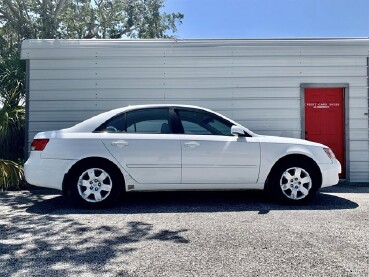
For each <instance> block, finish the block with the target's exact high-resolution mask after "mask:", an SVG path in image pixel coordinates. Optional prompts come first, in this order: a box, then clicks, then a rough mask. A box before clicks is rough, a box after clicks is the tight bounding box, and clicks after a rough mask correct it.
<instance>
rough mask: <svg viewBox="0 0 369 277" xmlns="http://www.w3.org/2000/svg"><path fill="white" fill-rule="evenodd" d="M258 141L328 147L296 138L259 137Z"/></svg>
mask: <svg viewBox="0 0 369 277" xmlns="http://www.w3.org/2000/svg"><path fill="white" fill-rule="evenodd" d="M257 140H258V141H259V142H261V143H262V142H267V143H286V144H299V145H309V146H317V147H328V146H326V145H324V144H321V143H317V142H312V141H308V140H304V139H296V138H284V137H275V136H261V135H259V136H257Z"/></svg>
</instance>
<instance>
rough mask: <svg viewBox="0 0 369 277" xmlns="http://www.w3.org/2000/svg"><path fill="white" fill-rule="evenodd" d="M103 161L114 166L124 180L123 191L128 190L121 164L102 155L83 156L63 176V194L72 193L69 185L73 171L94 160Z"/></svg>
mask: <svg viewBox="0 0 369 277" xmlns="http://www.w3.org/2000/svg"><path fill="white" fill-rule="evenodd" d="M96 161H99V162H103V163H105V164H107V165H109V166H112V168H113V169H114V170H115V171H116V172H117V173H118V174H119V176H120V178H121V180H122V187H123V191H126V186H125V183H126V182H125V179H124V175H123V173H122V171H121V170H120V168H119V166H118V165H117V164H115V163H114V162H112V161H111V160H109V159H107V158H102V157H87V158H83V159H81V160H79V161H77V162H76V163H74V164H73V165H72V166H71V167H70V168H69V170H68V172H67V173H65V174H64V178H63V183H62V191H63V195H68V194H69V193H70V189H69V186H70V185H71V184H70V178H71V177H72V174H73V171H74V170H76V169H77V168H78V167H79V166H81V165H85V164H90V163H93V162H96Z"/></svg>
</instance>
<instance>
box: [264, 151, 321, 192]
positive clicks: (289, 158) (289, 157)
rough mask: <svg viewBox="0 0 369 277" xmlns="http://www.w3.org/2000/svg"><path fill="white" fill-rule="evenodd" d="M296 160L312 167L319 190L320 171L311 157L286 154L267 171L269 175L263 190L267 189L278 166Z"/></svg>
mask: <svg viewBox="0 0 369 277" xmlns="http://www.w3.org/2000/svg"><path fill="white" fill-rule="evenodd" d="M296 160H299V161H304V162H306V163H308V164H310V165H311V166H312V167H313V170H314V171H315V172H316V173H317V178H318V182H319V183H318V184H319V185H318V187H319V188H320V187H321V186H322V181H323V177H322V172H321V171H320V168H319V166H318V164H317V163H316V161H314V160H313V159H312V158H311V157H309V156H306V155H304V154H288V155H286V156H284V157H281V158H280V159H279V160H278V161H276V162H275V163H274V165H273V166H272V168H271V170H270V171H269V174H268V176H267V178H266V180H265V185H264V188H265V189H268V186H269V185H270V180H271V176H272V175H273V174H274V173H275V171H276V170H277V169H278V166H280V165H282V164H283V163H285V162H287V161H296Z"/></svg>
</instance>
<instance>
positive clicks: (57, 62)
mask: <svg viewBox="0 0 369 277" xmlns="http://www.w3.org/2000/svg"><path fill="white" fill-rule="evenodd" d="M368 56H369V40H368V39H339V40H334V39H327V40H180V41H174V40H146V41H145V40H126V41H124V40H68V41H61V40H29V41H25V42H24V43H23V45H22V58H23V59H29V99H28V101H29V117H28V120H29V126H28V128H29V142H30V141H31V140H32V138H33V136H34V135H35V134H36V133H37V132H39V131H44V130H53V129H60V128H65V127H69V126H72V125H74V124H75V123H77V122H80V121H82V120H84V119H86V118H89V117H91V116H93V115H96V114H98V113H100V112H104V111H106V110H110V109H113V108H118V107H122V106H126V105H133V104H148V103H180V104H191V105H199V106H203V107H207V108H210V109H213V110H215V111H218V112H220V113H223V114H225V115H227V116H229V117H230V118H232V119H234V120H236V121H238V122H240V123H241V124H243V125H245V126H246V127H248V128H249V129H251V130H253V131H255V132H256V133H259V134H269V135H279V136H289V137H296V138H299V137H301V126H302V124H301V122H302V119H301V109H303V108H304V107H303V106H301V92H300V85H301V84H302V83H348V84H349V145H350V153H349V157H350V161H349V163H350V178H351V181H353V182H368V181H369V170H368V169H369V129H368V65H367V57H368Z"/></svg>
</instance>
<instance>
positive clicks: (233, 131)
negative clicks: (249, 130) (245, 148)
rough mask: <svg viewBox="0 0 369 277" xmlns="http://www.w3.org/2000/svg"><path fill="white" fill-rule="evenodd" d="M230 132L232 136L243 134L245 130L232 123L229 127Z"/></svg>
mask: <svg viewBox="0 0 369 277" xmlns="http://www.w3.org/2000/svg"><path fill="white" fill-rule="evenodd" d="M231 134H232V135H234V136H244V135H245V131H244V130H243V129H242V128H241V127H240V126H237V125H233V126H232V127H231Z"/></svg>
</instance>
